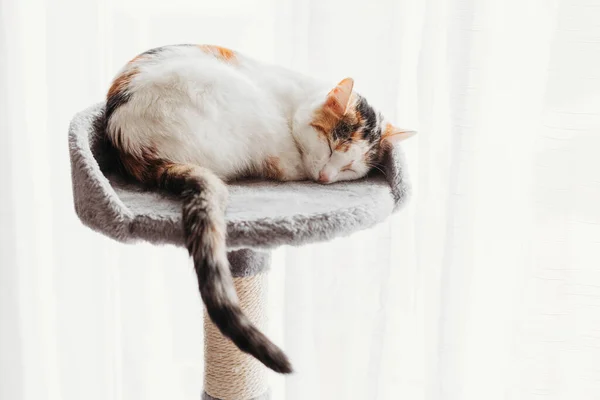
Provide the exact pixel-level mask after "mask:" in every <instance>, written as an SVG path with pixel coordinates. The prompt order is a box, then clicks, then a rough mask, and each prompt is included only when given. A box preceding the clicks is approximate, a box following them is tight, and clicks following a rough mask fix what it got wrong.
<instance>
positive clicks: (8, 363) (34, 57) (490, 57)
mask: <svg viewBox="0 0 600 400" xmlns="http://www.w3.org/2000/svg"><path fill="white" fill-rule="evenodd" d="M168 43H211V44H219V45H223V46H228V47H231V48H234V49H236V50H238V51H241V52H244V53H246V54H248V55H251V56H254V57H256V58H259V59H262V60H265V61H269V62H274V63H277V64H280V65H283V66H287V67H290V68H293V69H296V70H298V71H301V72H305V73H308V74H312V75H315V76H319V77H321V78H326V79H330V80H332V82H335V81H338V80H340V79H341V78H344V77H346V76H352V77H354V79H355V80H356V90H358V91H359V92H361V93H362V94H363V95H365V96H366V97H367V98H368V99H369V100H370V101H371V102H372V103H374V104H375V105H377V106H378V107H379V108H380V109H381V110H382V111H383V112H384V114H385V115H386V116H388V118H390V119H391V120H393V121H395V122H396V124H397V125H399V126H403V127H407V128H416V129H418V130H419V132H420V133H419V135H418V136H416V137H414V138H412V139H410V140H409V141H407V142H406V144H405V145H404V149H405V151H406V153H407V155H408V163H409V175H410V177H411V180H412V182H413V188H414V190H413V196H412V199H411V201H410V203H409V205H408V206H407V207H406V208H405V209H404V210H403V211H402V212H400V213H399V214H398V215H396V216H394V217H393V218H391V219H390V220H389V222H388V223H385V224H383V225H381V226H379V227H377V228H376V229H372V230H369V231H365V232H361V233H359V234H356V235H354V236H352V237H350V238H344V239H339V240H336V241H334V242H332V243H327V244H320V245H313V246H306V247H303V248H300V249H292V248H283V249H280V250H278V251H277V252H276V253H275V254H274V262H273V272H272V274H271V305H272V307H271V308H272V309H271V320H272V322H271V328H270V334H271V336H272V337H273V338H274V339H275V340H276V341H277V342H278V343H280V344H282V345H283V346H284V347H285V349H286V351H287V352H288V353H289V355H290V356H291V358H292V360H293V362H294V365H295V368H296V370H297V373H295V374H294V375H293V376H292V377H290V378H286V379H283V378H281V377H276V376H273V377H272V387H273V399H274V400H280V399H284V400H301V399H306V398H312V399H344V400H345V399H350V400H351V399H361V400H363V399H377V400H381V399H385V400H398V399H407V400H408V399H411V400H412V399H416V400H419V399H428V400H429V399H435V400H437V399H441V400H454V399H456V400H463V399H464V400H481V399H486V400H495V399H515V400H516V399H519V400H521V399H531V400H534V399H535V400H538V399H552V400H558V399H561V400H562V399H564V400H588V399H590V400H591V399H599V398H600V207H599V204H600V174H599V172H600V158H599V156H598V153H599V150H600V137H599V135H600V2H599V1H598V0H563V1H558V0H504V1H496V0H448V1H443V0H422V1H420V0H399V1H392V0H389V1H386V0H380V1H375V0H373V1H369V2H367V1H364V0H363V1H347V0H309V1H302V0H282V1H279V0H260V1H243V0H237V1H236V0H220V1H210V2H209V1H200V0H123V1H117V0H108V1H103V0H18V1H17V0H0V134H1V135H0V174H1V175H0V213H1V214H0V215H1V217H0V218H1V219H0V229H1V231H0V257H1V258H0V262H1V264H0V399H1V400H21V399H28V400H29V399H32V400H34V399H35V400H45V399H52V400H55V399H64V400H80V399H89V400H94V399H98V400H121V399H124V400H130V399H132V400H137V399H161V400H162V399H190V400H191V399H198V398H199V396H200V392H201V384H202V369H203V365H202V351H203V350H202V329H201V327H202V321H201V318H202V317H201V315H202V313H201V303H200V300H199V296H198V294H197V292H196V284H195V283H194V280H195V278H194V276H193V272H192V269H191V265H190V264H189V262H188V261H187V257H186V254H185V252H184V251H183V250H182V249H175V248H173V247H153V246H150V245H147V244H139V245H135V246H126V245H122V244H118V243H115V242H113V241H110V240H109V239H106V238H104V237H102V236H100V235H98V234H96V233H93V232H91V231H89V230H88V229H86V228H84V227H83V226H82V225H81V224H80V223H79V222H78V220H77V218H76V216H75V214H74V211H73V205H72V198H71V187H70V176H69V168H70V167H69V161H68V151H67V127H68V123H69V120H70V118H71V117H72V115H73V114H74V113H75V112H77V111H79V110H81V109H83V108H85V107H87V106H88V105H90V104H92V103H95V102H98V101H101V100H102V98H103V96H104V93H105V92H106V89H107V87H108V85H109V82H110V79H111V78H112V76H113V75H114V74H115V73H116V71H117V70H118V68H120V66H121V65H123V64H124V63H125V62H126V61H127V60H129V59H130V58H132V57H133V56H134V55H136V54H137V53H140V52H142V51H144V50H146V49H148V48H151V47H155V46H158V45H163V44H168Z"/></svg>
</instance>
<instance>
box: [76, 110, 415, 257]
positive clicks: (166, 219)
mask: <svg viewBox="0 0 600 400" xmlns="http://www.w3.org/2000/svg"><path fill="white" fill-rule="evenodd" d="M102 106H103V105H102V104H98V105H95V106H92V107H90V108H88V109H86V110H84V111H82V112H80V113H78V114H77V115H75V117H74V118H73V121H72V122H71V126H70V128H69V149H70V153H71V171H72V178H73V196H74V201H75V210H76V212H77V215H78V216H79V218H80V219H81V221H82V222H83V223H84V224H86V225H87V226H89V227H90V228H92V229H94V230H96V231H99V232H101V233H103V234H105V235H107V236H110V237H112V238H115V239H117V240H119V241H122V242H130V241H135V240H139V239H142V240H147V241H149V242H152V243H172V244H176V245H183V230H182V224H181V203H180V201H179V200H178V199H177V198H174V197H172V196H169V195H166V194H164V193H158V192H152V191H145V190H143V189H142V188H140V187H138V186H136V185H132V184H126V183H124V182H123V180H121V179H119V177H117V176H108V177H107V176H104V174H103V173H102V172H101V170H100V166H99V164H98V162H97V159H96V158H95V157H94V152H93V151H92V149H93V148H95V147H94V142H95V134H94V130H93V129H92V121H93V118H94V116H95V115H96V114H97V113H98V112H99V111H100V110H101V107H102ZM95 155H96V157H97V158H98V159H100V160H101V159H102V154H99V153H98V152H97V151H96V152H95ZM402 161H403V155H402V152H401V150H400V149H399V148H394V149H393V150H392V151H390V152H389V153H388V155H387V157H386V161H385V166H384V170H385V176H384V175H383V174H373V175H372V176H369V177H368V178H366V179H363V180H359V181H353V182H340V183H335V184H332V185H320V184H317V183H312V182H294V183H281V182H263V181H252V182H251V181H249V182H242V183H236V184H232V185H230V186H229V193H230V197H229V205H228V208H227V213H226V219H227V234H228V237H227V244H228V247H229V248H231V249H235V248H272V247H276V246H279V245H284V244H289V245H301V244H305V243H310V242H316V241H321V240H328V239H332V238H334V237H336V236H343V235H348V234H350V233H352V232H355V231H358V230H361V229H365V228H368V227H371V226H373V225H375V224H377V223H379V222H382V221H383V220H384V219H385V218H386V217H388V216H389V215H390V214H391V213H392V212H393V211H395V210H397V209H398V208H399V206H400V205H401V204H403V203H404V201H405V200H406V197H407V193H408V185H407V182H406V179H405V174H404V166H403V163H402Z"/></svg>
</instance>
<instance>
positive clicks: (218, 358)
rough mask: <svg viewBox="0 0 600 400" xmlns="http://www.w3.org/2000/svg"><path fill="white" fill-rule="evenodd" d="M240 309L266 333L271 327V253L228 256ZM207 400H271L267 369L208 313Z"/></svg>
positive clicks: (243, 251) (205, 388) (205, 381)
mask: <svg viewBox="0 0 600 400" xmlns="http://www.w3.org/2000/svg"><path fill="white" fill-rule="evenodd" d="M228 258H229V262H230V264H231V270H232V273H233V276H234V278H233V280H234V284H235V289H236V291H237V294H238V298H239V300H240V306H241V307H242V309H243V310H244V312H245V313H246V315H247V316H248V318H250V320H251V321H252V322H253V323H254V324H256V326H257V327H258V328H259V329H261V330H263V331H264V329H265V328H266V326H267V279H268V276H267V271H268V266H269V261H270V255H269V254H268V253H259V252H255V251H252V250H247V249H244V250H238V251H232V252H230V253H229V254H228ZM204 358H205V363H204V365H205V367H204V368H205V369H204V397H203V398H204V400H259V399H260V400H263V399H268V398H269V394H268V393H269V390H268V389H269V387H268V380H267V368H266V367H265V366H264V365H262V364H261V363H260V362H259V361H257V360H256V359H255V358H254V357H252V356H250V355H248V354H246V353H243V352H241V351H240V350H239V349H238V348H237V347H235V345H234V344H233V343H232V342H231V341H230V340H229V339H227V338H225V337H224V336H223V335H222V334H221V332H220V331H219V329H218V328H217V327H216V326H215V325H214V324H213V323H212V321H211V320H210V318H209V317H208V314H207V313H206V310H205V311H204Z"/></svg>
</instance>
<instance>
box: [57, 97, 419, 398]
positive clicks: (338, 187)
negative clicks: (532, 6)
mask: <svg viewBox="0 0 600 400" xmlns="http://www.w3.org/2000/svg"><path fill="white" fill-rule="evenodd" d="M103 107H104V104H98V105H95V106H92V107H90V108H88V109H86V110H84V111H82V112H80V113H78V114H77V115H76V116H75V117H74V118H73V120H72V121H71V126H70V127H69V150H70V156H71V176H72V180H73V200H74V203H75V211H76V212H77V215H78V216H79V218H80V219H81V221H82V222H83V223H84V224H85V225H87V226H89V227H90V228H92V229H94V230H96V231H98V232H100V233H102V234H103V235H106V236H108V237H111V238H113V239H115V240H118V241H120V242H124V243H131V242H136V241H139V240H145V241H147V242H150V243H155V244H163V243H170V244H174V245H177V246H181V247H185V243H184V240H183V223H182V221H181V214H182V212H181V210H182V204H181V199H179V198H176V197H173V196H168V195H166V194H164V193H160V192H154V191H147V190H144V189H143V188H141V187H139V186H137V185H135V184H131V183H127V182H126V181H124V180H123V178H122V177H120V176H118V175H115V174H111V173H109V172H108V171H110V166H111V164H112V163H113V162H114V160H111V159H110V157H109V156H108V154H109V153H107V152H106V151H105V150H106V148H105V146H104V144H103V142H102V140H101V136H100V135H98V134H97V132H95V130H94V124H93V121H94V119H95V117H96V116H97V115H98V114H99V113H100V112H101V110H102V108H103ZM379 168H381V170H382V171H383V174H375V173H374V174H372V175H370V176H369V177H368V178H366V179H361V180H358V181H352V182H338V183H334V184H331V185H326V186H325V185H320V184H317V183H314V182H287V183H282V182H257V181H254V182H238V183H235V184H231V185H229V187H228V190H229V200H228V204H227V210H226V213H225V220H226V223H227V246H228V249H229V253H228V257H229V260H230V264H231V268H232V273H233V275H234V277H235V278H234V281H235V284H236V289H237V291H238V296H239V298H240V303H241V306H242V308H243V309H244V310H245V311H246V312H247V314H248V315H249V317H250V318H251V319H252V320H253V321H254V322H256V323H257V324H258V326H259V327H261V328H262V327H264V324H265V323H266V309H267V308H266V272H267V268H268V266H269V259H270V256H269V253H267V252H266V251H269V250H270V249H273V248H275V247H278V246H281V245H294V246H299V245H303V244H307V243H314V242H319V241H325V240H329V239H333V238H335V237H338V236H345V235H349V234H351V233H353V232H356V231H359V230H361V229H366V228H369V227H371V226H373V225H375V224H377V223H380V222H382V221H384V220H385V219H386V218H387V217H389V216H390V214H392V213H393V212H394V211H396V210H398V209H399V208H400V206H401V205H402V204H403V203H404V202H405V200H406V198H407V193H408V185H407V182H406V179H405V176H404V167H403V156H402V151H401V150H400V148H399V147H397V146H396V147H393V148H390V149H387V153H386V154H385V157H384V160H383V164H382V165H381V166H379ZM103 171H104V172H103ZM323 267H324V268H326V267H327V266H326V265H324V266H323ZM205 322H206V323H205V346H206V351H205V357H206V373H205V379H204V388H205V393H204V394H203V396H204V399H205V400H213V399H218V400H265V399H268V397H269V394H268V388H267V381H266V373H267V371H266V368H265V367H264V366H263V365H262V364H260V363H259V362H258V361H256V360H254V359H253V358H251V357H250V356H247V355H245V354H243V353H241V352H240V351H239V350H237V348H235V347H233V345H232V344H231V343H230V342H229V341H228V340H226V339H225V338H223V337H222V336H221V334H220V333H219V332H218V331H217V330H216V329H215V327H214V326H213V325H212V323H211V322H210V321H209V319H208V318H206V317H205ZM284 350H285V349H284ZM291 361H292V364H293V362H294V360H293V359H292V360H291ZM297 373H299V374H301V373H302V371H297Z"/></svg>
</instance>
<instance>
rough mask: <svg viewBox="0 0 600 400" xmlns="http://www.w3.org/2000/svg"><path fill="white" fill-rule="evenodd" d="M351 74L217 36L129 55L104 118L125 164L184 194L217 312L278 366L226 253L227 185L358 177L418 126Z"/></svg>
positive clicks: (285, 365)
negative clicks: (365, 91) (320, 73)
mask: <svg viewBox="0 0 600 400" xmlns="http://www.w3.org/2000/svg"><path fill="white" fill-rule="evenodd" d="M353 83H354V82H353V80H352V79H351V78H346V79H344V80H342V81H341V82H340V83H338V84H337V86H335V87H333V88H331V87H330V86H328V85H327V84H323V83H322V82H319V81H317V80H315V79H312V78H309V77H306V76H303V75H301V74H298V73H295V72H292V71H289V70H286V69H283V68H280V67H276V66H272V65H267V64H264V63H261V62H259V61H256V60H253V59H251V58H249V57H246V56H244V55H242V54H240V53H238V52H234V51H232V50H229V49H225V48H222V47H217V46H209V45H198V46H196V45H173V46H165V47H160V48H157V49H152V50H149V51H147V52H145V53H142V54H140V55H138V56H137V57H135V58H134V59H132V60H131V61H130V62H129V63H128V64H127V65H125V67H124V68H123V69H122V70H121V72H120V73H119V74H118V75H117V76H116V78H115V79H114V81H113V82H112V85H111V87H110V89H109V91H108V95H107V98H106V107H105V110H104V112H103V114H102V115H100V116H99V117H98V119H97V120H96V126H97V129H100V130H101V133H103V134H105V135H106V136H105V139H106V140H107V142H108V143H109V145H110V147H111V148H112V151H114V152H115V153H116V155H117V160H118V161H117V163H118V167H119V168H120V169H121V171H122V173H124V174H126V175H127V176H129V177H130V178H133V179H134V180H136V181H138V182H140V183H141V184H144V185H146V186H148V187H153V188H158V189H163V190H167V191H169V192H171V193H173V194H176V195H179V196H181V198H182V199H183V225H184V226H183V228H184V235H185V241H186V245H187V248H188V251H189V253H190V256H191V257H192V259H193V261H194V267H195V270H196V274H197V277H198V283H199V287H200V293H201V296H202V299H203V301H204V303H205V305H206V309H207V311H208V314H209V316H210V318H211V319H212V321H213V322H214V323H215V325H216V326H217V327H218V328H219V329H220V331H221V332H222V333H223V334H224V335H225V336H227V337H229V338H230V339H231V340H232V342H233V343H235V345H236V346H237V347H239V348H240V350H242V351H245V352H247V353H249V354H251V355H253V356H254V357H256V358H257V359H258V360H259V361H261V362H262V363H263V364H265V365H266V366H267V367H269V368H271V369H273V370H274V371H277V372H282V373H289V372H291V371H292V368H291V365H290V363H289V361H288V359H287V357H286V355H285V354H284V353H283V352H282V351H281V350H280V349H279V348H278V347H277V346H275V345H274V344H273V343H272V342H271V341H270V340H269V339H268V338H267V337H266V336H265V335H264V334H263V333H261V332H260V331H259V330H258V329H257V328H256V327H255V326H254V325H253V324H252V323H251V322H250V320H249V319H248V318H247V317H246V316H245V315H244V313H243V312H242V310H241V309H240V307H239V304H238V299H237V296H236V293H235V289H234V286H233V280H232V277H231V272H230V270H229V264H228V261H227V255H226V240H225V235H226V226H225V219H224V212H225V206H226V201H227V188H226V185H225V183H224V182H227V181H231V180H234V179H237V178H242V177H249V176H254V177H263V178H267V179H275V180H279V181H293V180H304V179H310V180H314V181H318V182H321V183H324V184H328V183H333V182H336V181H344V180H352V179H358V178H361V177H363V176H365V175H366V174H367V173H368V172H369V170H370V169H371V168H373V167H375V166H376V165H377V164H378V163H379V162H380V161H381V160H382V157H383V155H384V151H385V150H386V148H387V147H388V146H391V145H393V143H395V142H398V141H400V140H403V139H405V138H407V137H409V136H411V135H412V134H413V133H414V132H412V131H405V130H402V129H398V128H395V127H394V126H393V125H392V124H390V123H389V122H388V121H386V120H385V119H384V118H383V116H382V115H381V114H380V113H379V112H377V111H376V110H374V109H373V108H372V107H371V106H370V105H369V103H367V101H366V100H365V98H364V97H362V96H360V95H359V94H358V93H356V92H353V91H352V87H353Z"/></svg>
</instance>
